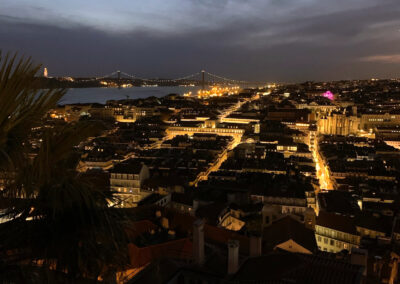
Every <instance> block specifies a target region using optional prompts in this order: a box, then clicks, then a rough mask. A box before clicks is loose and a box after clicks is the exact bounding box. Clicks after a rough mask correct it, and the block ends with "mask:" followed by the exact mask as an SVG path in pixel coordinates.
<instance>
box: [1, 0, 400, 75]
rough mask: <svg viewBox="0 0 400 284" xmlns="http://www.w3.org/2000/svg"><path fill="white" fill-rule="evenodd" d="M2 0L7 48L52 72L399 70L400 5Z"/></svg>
mask: <svg viewBox="0 0 400 284" xmlns="http://www.w3.org/2000/svg"><path fill="white" fill-rule="evenodd" d="M340 2H342V3H339V4H340V5H338V3H337V2H336V1H335V3H330V2H329V1H314V0H304V1H295V2H294V1H218V4H217V3H215V1H208V0H196V1H168V4H166V2H165V1H148V2H146V3H140V5H139V4H136V3H128V2H121V3H117V4H114V5H111V4H110V3H108V2H106V1H86V2H85V3H79V2H78V1H68V3H67V2H57V3H56V2H54V1H36V2H32V1H27V0H25V1H19V2H18V3H13V1H9V0H6V1H3V3H2V4H0V6H2V9H1V10H2V12H1V13H0V23H1V25H0V36H1V38H2V39H3V44H2V50H3V52H7V51H18V52H20V53H22V54H26V55H31V56H32V57H33V58H35V60H38V61H40V62H43V64H44V66H46V67H48V69H49V75H53V76H65V75H70V76H88V75H90V76H97V75H102V74H107V73H109V72H112V71H115V70H118V69H120V70H125V71H126V72H128V73H135V74H137V75H139V76H154V77H156V76H158V77H179V76H180V75H184V74H188V73H191V72H196V71H197V70H201V69H203V68H204V69H207V70H210V71H212V72H215V73H217V74H223V75H226V76H227V77H230V78H235V79H242V80H250V79H252V80H265V81H278V82H295V81H305V80H340V79H364V78H365V79H367V78H371V77H377V78H394V77H399V72H398V69H399V68H398V65H399V63H400V53H399V51H398V49H397V47H398V46H399V43H400V38H399V36H400V20H399V19H398V13H399V11H400V5H398V3H396V1H394V0H385V1H377V0H368V1H360V0H353V1H340Z"/></svg>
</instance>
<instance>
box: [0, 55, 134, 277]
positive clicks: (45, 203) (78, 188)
mask: <svg viewBox="0 0 400 284" xmlns="http://www.w3.org/2000/svg"><path fill="white" fill-rule="evenodd" d="M39 69H40V65H34V64H33V63H32V61H31V59H23V58H22V59H19V60H18V61H17V57H16V56H13V57H10V56H8V55H6V56H5V57H2V56H1V53H0V106H1V109H0V174H3V176H6V177H8V182H6V183H5V184H4V185H3V189H2V191H1V201H2V204H3V206H4V204H5V205H6V206H5V207H6V208H5V210H4V212H3V217H6V218H8V219H9V221H7V222H5V223H3V224H0V240H1V242H0V259H2V261H0V270H1V271H0V273H2V275H0V278H3V279H4V278H5V277H6V276H7V277H8V278H9V280H10V281H15V282H25V283H29V282H31V283H35V282H37V283H43V282H44V283H46V282H49V283H51V282H54V281H57V282H65V283H69V282H70V281H73V282H75V283H76V282H79V281H84V279H86V280H88V279H91V280H93V281H97V279H99V278H102V279H106V278H107V277H109V276H110V275H111V278H112V276H113V275H115V274H114V272H115V270H117V269H119V268H120V267H121V266H123V265H124V264H126V263H127V255H126V253H125V251H126V238H125V234H124V230H123V222H125V219H124V218H123V216H122V215H121V214H120V212H118V211H116V210H113V209H111V208H109V207H108V206H107V204H108V201H109V200H111V199H112V195H111V193H110V191H107V190H104V189H102V188H99V187H97V186H96V185H95V183H94V182H93V180H92V179H90V178H88V177H87V175H85V174H82V173H78V172H77V171H76V167H77V164H78V161H79V155H76V153H75V151H74V146H76V145H77V144H79V142H81V141H83V140H84V139H85V138H87V137H88V136H90V135H91V134H92V133H93V131H94V130H96V127H93V125H92V124H91V123H90V122H84V123H77V124H68V125H66V126H62V127H55V128H52V129H44V130H43V131H42V136H41V139H42V142H41V145H40V148H39V150H38V152H37V154H36V155H35V156H34V158H32V157H31V155H29V154H30V152H29V150H30V147H29V137H30V133H31V129H32V128H33V127H35V126H38V125H40V121H41V119H42V118H43V117H44V116H45V115H46V113H48V111H49V110H50V109H51V108H54V107H55V106H56V105H57V102H58V101H59V100H60V99H61V97H62V96H63V95H64V94H65V90H58V89H57V90H53V89H49V90H39V89H37V88H36V83H35V82H36V79H35V74H37V72H38V70H39ZM110 281H111V280H110Z"/></svg>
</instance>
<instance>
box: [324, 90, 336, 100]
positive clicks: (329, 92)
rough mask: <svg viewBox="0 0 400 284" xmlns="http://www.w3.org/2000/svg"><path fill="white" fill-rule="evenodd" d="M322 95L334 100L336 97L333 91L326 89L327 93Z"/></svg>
mask: <svg viewBox="0 0 400 284" xmlns="http://www.w3.org/2000/svg"><path fill="white" fill-rule="evenodd" d="M322 96H323V97H324V98H327V99H329V100H331V101H333V99H334V95H333V93H332V92H331V91H326V92H325V93H323V94H322Z"/></svg>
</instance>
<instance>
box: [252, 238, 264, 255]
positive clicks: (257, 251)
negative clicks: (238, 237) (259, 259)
mask: <svg viewBox="0 0 400 284" xmlns="http://www.w3.org/2000/svg"><path fill="white" fill-rule="evenodd" d="M261 249H262V245H261V237H260V236H250V257H254V256H260V255H261Z"/></svg>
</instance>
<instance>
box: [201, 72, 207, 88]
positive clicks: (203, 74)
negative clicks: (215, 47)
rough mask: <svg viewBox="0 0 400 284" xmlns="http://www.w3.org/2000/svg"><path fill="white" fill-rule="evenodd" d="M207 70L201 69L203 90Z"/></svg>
mask: <svg viewBox="0 0 400 284" xmlns="http://www.w3.org/2000/svg"><path fill="white" fill-rule="evenodd" d="M205 72H206V71H204V70H201V90H202V91H204V89H205Z"/></svg>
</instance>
